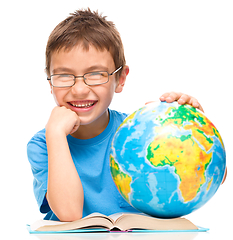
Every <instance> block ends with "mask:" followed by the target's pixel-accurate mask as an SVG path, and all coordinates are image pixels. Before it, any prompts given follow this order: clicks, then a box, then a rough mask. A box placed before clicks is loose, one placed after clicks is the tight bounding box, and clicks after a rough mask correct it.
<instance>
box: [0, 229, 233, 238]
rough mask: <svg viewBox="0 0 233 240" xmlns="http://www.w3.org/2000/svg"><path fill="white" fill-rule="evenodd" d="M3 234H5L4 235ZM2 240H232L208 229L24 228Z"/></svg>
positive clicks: (229, 235)
mask: <svg viewBox="0 0 233 240" xmlns="http://www.w3.org/2000/svg"><path fill="white" fill-rule="evenodd" d="M4 232H5V234H4ZM2 235H3V236H4V239H24V240H82V239H83V240H89V239H104V240H105V239H106V240H130V239H135V240H136V239H143V240H149V239H153V240H154V239H155V240H156V239H158V240H193V239H195V240H201V239H204V240H209V239H211V240H214V239H216V240H217V239H218V240H219V239H220V240H222V238H224V240H226V239H231V240H232V239H233V234H232V233H231V231H230V229H228V230H227V229H224V228H220V229H218V230H217V229H210V230H209V231H208V232H198V233H78V234H77V233H76V234H29V233H28V231H27V229H26V226H25V228H22V227H21V228H20V227H19V226H18V230H15V231H14V230H13V229H12V230H11V231H6V229H5V231H4V230H3V231H2Z"/></svg>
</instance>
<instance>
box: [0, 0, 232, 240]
mask: <svg viewBox="0 0 233 240" xmlns="http://www.w3.org/2000/svg"><path fill="white" fill-rule="evenodd" d="M1 5H2V6H1V7H0V13H1V14H0V20H1V38H0V43H1V60H2V61H1V81H0V84H1V94H0V102H1V120H0V121H1V137H2V145H1V174H0V184H1V185H0V187H1V199H0V204H1V220H3V221H4V222H3V223H1V233H2V235H3V234H4V238H5V239H17V237H18V238H21V239H38V237H36V236H30V235H29V234H28V233H27V230H26V227H25V225H26V224H27V223H32V222H34V221H36V220H37V219H39V218H42V215H41V214H40V213H39V210H38V207H37V204H36V201H35V199H34V196H33V191H32V174H31V170H30V166H29V164H28V161H27V155H26V144H27V142H28V141H29V139H30V138H31V137H32V135H33V134H34V133H36V132H37V131H38V130H40V129H42V128H44V126H45V124H46V122H47V120H48V117H49V114H50V112H51V109H52V108H53V106H55V104H54V101H53V99H52V95H51V94H50V89H49V85H48V83H47V81H46V76H45V74H44V67H45V64H44V63H45V58H44V55H45V47H46V42H47V39H48V36H49V34H50V32H51V31H52V30H53V28H54V27H55V26H56V25H57V24H58V23H59V22H60V21H62V20H63V19H64V18H65V17H67V16H68V14H69V13H70V12H74V10H76V9H79V8H82V7H84V8H86V7H90V8H91V9H92V10H96V9H98V10H99V12H103V14H104V15H107V16H108V19H109V20H112V21H114V22H115V24H116V26H117V28H118V30H119V31H120V33H121V36H122V39H123V44H124V47H125V54H126V60H127V64H128V65H129V67H130V74H129V76H128V80H127V83H126V86H125V89H124V91H123V92H122V93H121V94H116V95H115V99H114V101H113V103H112V105H111V108H112V109H116V110H120V111H122V112H128V113H131V112H133V111H134V110H135V109H137V108H139V107H141V106H142V105H143V104H144V103H145V102H147V101H150V100H154V99H158V97H159V96H160V95H161V94H162V93H164V92H166V91H171V90H173V91H181V92H185V93H188V94H190V95H193V96H195V97H196V98H198V99H199V101H200V103H201V104H202V106H203V108H204V109H205V113H206V115H207V116H208V117H209V118H210V120H211V121H212V122H213V123H214V124H215V125H216V127H217V128H218V130H219V131H220V134H221V135H222V138H223V141H224V144H225V146H226V150H227V165H228V178H227V181H226V183H225V184H224V185H223V186H222V187H221V188H220V189H219V191H218V192H217V193H216V195H215V196H214V197H213V198H212V199H211V200H210V202H208V203H207V204H206V205H205V206H204V207H202V208H201V209H199V210H198V211H196V212H194V213H192V214H190V215H188V216H187V218H188V219H189V220H191V221H193V222H194V223H195V224H197V225H200V226H202V227H207V228H210V232H209V233H199V234H198V235H197V236H196V237H195V236H194V235H193V234H190V235H189V234H188V235H186V234H148V235H145V236H144V235H143V239H181V240H182V239H189V238H190V239H192V238H193V237H195V239H221V237H224V239H232V234H231V228H232V222H231V221H232V220H231V217H232V213H233V208H232V200H230V194H231V190H232V185H233V178H232V167H233V164H232V158H233V156H232V155H233V153H232V147H233V142H232V136H233V130H232V124H233V123H232V117H233V114H232V82H233V81H232V79H233V44H232V43H233V32H232V28H233V14H232V12H233V2H232V1H230V0H229V1H225V0H223V1H213V0H211V1H205V0H197V1H189V0H184V1H179V0H176V1H173V0H171V1H151V0H145V1H125V0H124V1H123V0H118V1H101V0H98V1H96V0H93V1H88V0H85V1H77V0H74V1H69V0H66V1H55V0H49V1H48V0H41V1H38V2H35V1H29V0H21V1H17V0H12V1H5V2H4V3H2V4H1ZM231 195H232V194H231ZM13 229H15V230H13ZM6 234H7V235H6ZM90 237H91V238H100V239H115V238H116V239H132V238H133V239H136V238H140V239H141V238H142V235H141V234H135V235H134V234H98V235H97V234H96V235H95V234H91V235H90V234H80V235H70V236H69V237H67V236H66V237H65V238H64V237H62V236H49V237H48V236H41V239H69V238H70V239H89V238H90Z"/></svg>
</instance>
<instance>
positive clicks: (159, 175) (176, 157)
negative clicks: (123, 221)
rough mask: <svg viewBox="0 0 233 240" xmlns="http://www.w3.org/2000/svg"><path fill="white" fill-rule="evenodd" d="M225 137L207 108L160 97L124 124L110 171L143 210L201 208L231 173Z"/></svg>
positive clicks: (161, 212) (165, 214) (159, 213)
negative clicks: (160, 100) (227, 174)
mask: <svg viewBox="0 0 233 240" xmlns="http://www.w3.org/2000/svg"><path fill="white" fill-rule="evenodd" d="M225 167H226V154H225V149H224V144H223V141H222V138H221V136H220V134H219V132H218V130H217V129H216V128H215V126H214V125H213V123H212V122H211V121H210V120H209V119H208V118H207V117H206V116H205V115H204V113H202V112H201V111H199V110H197V109H195V108H193V107H191V106H190V105H179V104H178V103H177V102H173V103H166V102H154V103H150V104H148V105H145V106H144V107H142V108H140V109H138V110H137V111H135V112H134V113H133V114H131V115H129V116H128V117H127V118H126V119H125V120H124V121H123V123H122V124H121V125H120V126H119V128H118V130H117V131H116V133H115V136H114V138H113V141H112V145H111V151H110V171H111V175H112V178H113V180H114V182H115V184H116V186H117V188H118V190H119V192H120V193H121V195H122V196H123V198H124V199H125V200H126V201H127V202H128V203H129V204H131V205H132V206H133V207H134V208H136V209H137V210H139V211H141V212H143V213H146V214H149V215H151V216H154V217H159V218H175V217H180V216H184V215H187V214H189V213H191V212H193V211H194V210H197V209H199V208H200V207H201V206H203V205H204V204H205V203H206V202H208V200H209V199H210V198H211V197H212V196H213V195H214V194H215V193H216V191H217V189H218V188H219V186H220V184H221V182H222V180H223V177H224V173H225Z"/></svg>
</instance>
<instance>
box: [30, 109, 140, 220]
mask: <svg viewBox="0 0 233 240" xmlns="http://www.w3.org/2000/svg"><path fill="white" fill-rule="evenodd" d="M109 116H110V120H109V123H108V126H107V127H106V129H105V130H104V131H103V132H102V133H101V134H100V135H98V136H96V137H94V138H91V139H85V140H81V139H77V138H74V137H72V136H71V135H68V136H67V141H68V144H69V148H70V152H71V156H72V159H73V161H74V164H75V167H76V170H77V171H78V174H79V177H80V179H81V182H82V186H83V190H84V206H83V217H85V216H87V215H89V214H91V213H93V212H99V213H102V214H105V215H110V214H113V213H117V212H138V211H137V210H136V209H134V208H133V207H131V206H130V205H129V204H128V203H127V202H126V201H125V200H124V198H123V197H122V196H121V195H120V193H119V192H118V190H117V188H116V186H115V184H114V182H113V180H112V177H111V173H110V167H109V154H110V147H111V142H112V138H113V136H114V134H115V132H116V130H117V128H118V127H119V125H120V124H121V123H122V122H123V120H124V119H125V118H126V117H127V115H126V114H122V113H119V112H116V111H113V110H109ZM27 153H28V159H29V162H30V164H31V169H32V173H33V176H34V181H33V188H34V194H35V197H36V200H37V203H38V206H39V208H40V212H41V213H47V215H46V217H45V219H50V220H58V218H57V217H56V215H55V214H54V213H53V212H52V210H51V209H50V207H49V204H48V202H47V200H46V197H45V194H46V192H47V183H48V153H47V146H46V139H45V129H43V130H41V131H40V132H38V133H37V134H36V135H35V136H34V137H33V138H32V139H31V140H30V141H29V143H28V145H27Z"/></svg>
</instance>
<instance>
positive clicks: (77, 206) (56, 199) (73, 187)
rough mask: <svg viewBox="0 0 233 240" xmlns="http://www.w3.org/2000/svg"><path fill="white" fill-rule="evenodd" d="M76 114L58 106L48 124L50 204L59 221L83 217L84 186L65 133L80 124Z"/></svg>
mask: <svg viewBox="0 0 233 240" xmlns="http://www.w3.org/2000/svg"><path fill="white" fill-rule="evenodd" d="M79 124H80V120H79V118H78V116H77V114H76V113H75V112H73V111H71V110H69V109H67V108H65V107H55V108H54V109H53V111H52V113H51V116H50V119H49V121H48V124H47V126H46V143H47V149H48V190H47V193H46V198H47V200H48V203H49V206H50V208H51V209H52V211H53V212H54V214H55V215H56V216H57V217H58V218H59V219H60V221H74V220H77V219H80V218H82V212H83V198H84V196H83V188H82V183H81V181H80V178H79V175H78V172H77V170H76V168H75V165H74V162H73V159H72V157H71V154H70V150H69V146H68V142H67V138H66V136H67V135H68V134H70V133H72V132H74V131H76V130H77V129H78V127H79Z"/></svg>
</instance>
